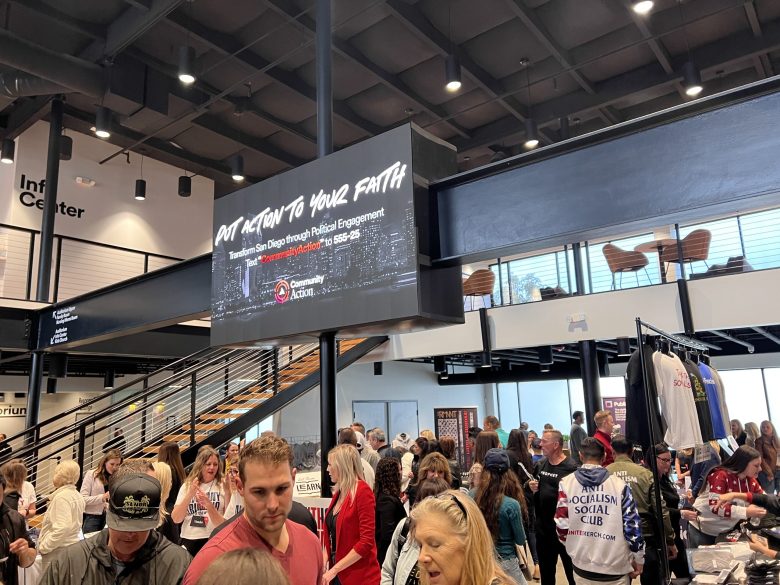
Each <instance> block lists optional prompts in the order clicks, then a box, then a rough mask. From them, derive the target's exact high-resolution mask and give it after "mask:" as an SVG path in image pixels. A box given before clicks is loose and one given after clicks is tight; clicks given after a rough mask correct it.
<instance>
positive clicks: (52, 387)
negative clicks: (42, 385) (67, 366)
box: [46, 378, 57, 394]
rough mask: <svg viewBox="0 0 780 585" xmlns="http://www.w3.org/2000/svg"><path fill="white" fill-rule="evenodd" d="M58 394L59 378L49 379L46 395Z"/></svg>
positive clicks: (47, 380)
mask: <svg viewBox="0 0 780 585" xmlns="http://www.w3.org/2000/svg"><path fill="white" fill-rule="evenodd" d="M56 393H57V378H47V379H46V394H56Z"/></svg>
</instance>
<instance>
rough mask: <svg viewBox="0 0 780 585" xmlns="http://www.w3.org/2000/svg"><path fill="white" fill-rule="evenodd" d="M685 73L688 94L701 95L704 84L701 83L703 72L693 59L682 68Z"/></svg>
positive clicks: (684, 78)
mask: <svg viewBox="0 0 780 585" xmlns="http://www.w3.org/2000/svg"><path fill="white" fill-rule="evenodd" d="M682 74H683V87H685V93H686V95H689V96H691V97H696V96H697V95H699V94H700V93H701V92H702V90H703V89H704V86H703V85H702V84H701V72H700V71H699V68H698V67H696V64H695V63H694V62H693V61H687V62H686V63H685V65H683V68H682Z"/></svg>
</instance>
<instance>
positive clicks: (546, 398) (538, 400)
mask: <svg viewBox="0 0 780 585" xmlns="http://www.w3.org/2000/svg"><path fill="white" fill-rule="evenodd" d="M517 386H518V390H519V393H520V416H521V418H522V420H523V421H525V422H527V423H528V425H529V427H528V428H529V430H533V431H536V432H537V433H538V434H539V435H540V436H541V434H542V431H543V430H544V425H545V423H550V424H552V426H553V428H556V429H558V430H559V431H561V432H562V433H563V434H564V435H568V434H569V429H570V428H571V424H570V423H571V412H569V385H568V383H567V381H566V380H550V381H545V382H520V383H519V384H518V385H517Z"/></svg>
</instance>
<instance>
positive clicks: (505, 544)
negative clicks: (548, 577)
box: [475, 449, 526, 585]
mask: <svg viewBox="0 0 780 585" xmlns="http://www.w3.org/2000/svg"><path fill="white" fill-rule="evenodd" d="M483 468H484V469H483V470H482V478H481V482H480V485H479V488H478V489H477V492H476V495H475V501H476V503H477V506H478V507H479V509H480V511H481V512H482V515H483V516H484V517H485V522H486V524H487V527H488V529H489V530H490V534H491V536H492V537H493V542H494V543H495V548H496V554H497V555H498V558H499V559H500V564H501V568H502V569H504V571H506V572H507V574H508V575H509V576H510V577H512V578H513V579H514V580H515V581H516V582H517V583H518V584H519V585H525V583H526V580H525V577H523V573H522V571H521V570H520V561H519V558H518V556H517V548H516V547H517V546H523V545H524V544H525V530H523V516H524V514H523V506H522V503H521V502H523V501H524V497H523V489H522V487H521V486H520V482H518V481H517V476H515V474H513V473H510V472H509V457H508V456H507V454H506V451H504V450H503V449H491V450H490V451H488V452H487V454H486V455H485V463H484V464H483Z"/></svg>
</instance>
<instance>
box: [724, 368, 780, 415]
mask: <svg viewBox="0 0 780 585" xmlns="http://www.w3.org/2000/svg"><path fill="white" fill-rule="evenodd" d="M718 373H719V374H720V377H721V379H722V380H723V385H724V387H725V393H726V406H728V409H729V416H730V417H731V418H732V419H735V418H736V419H738V420H739V421H741V422H742V424H743V425H744V424H745V423H747V422H754V423H756V424H757V425H760V424H761V421H762V420H766V419H767V418H769V412H768V410H767V404H766V396H765V394H764V380H763V378H762V376H761V370H727V371H719V372H718Z"/></svg>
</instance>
